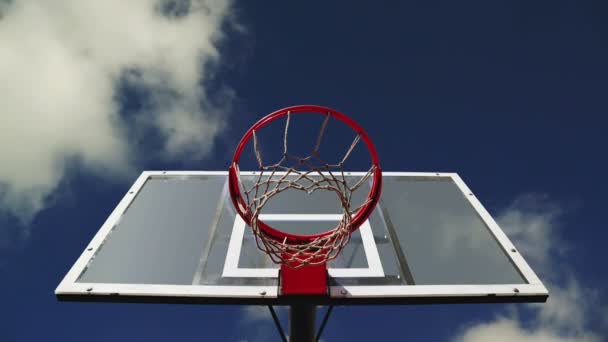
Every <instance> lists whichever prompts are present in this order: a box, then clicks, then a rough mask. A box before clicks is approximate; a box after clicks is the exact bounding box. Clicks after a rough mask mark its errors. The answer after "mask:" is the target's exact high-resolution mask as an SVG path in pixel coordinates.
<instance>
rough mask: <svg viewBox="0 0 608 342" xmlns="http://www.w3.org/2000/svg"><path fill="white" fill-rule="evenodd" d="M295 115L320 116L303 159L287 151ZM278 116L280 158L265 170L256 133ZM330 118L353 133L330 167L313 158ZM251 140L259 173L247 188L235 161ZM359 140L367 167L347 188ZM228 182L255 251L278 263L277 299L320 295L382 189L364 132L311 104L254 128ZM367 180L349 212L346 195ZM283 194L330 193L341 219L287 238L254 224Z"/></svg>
mask: <svg viewBox="0 0 608 342" xmlns="http://www.w3.org/2000/svg"><path fill="white" fill-rule="evenodd" d="M298 114H318V115H323V116H325V119H324V120H323V123H322V125H321V128H320V130H319V134H318V137H317V140H316V144H315V147H314V149H313V151H312V152H311V154H310V155H308V156H305V157H301V156H297V155H293V154H290V153H289V151H288V148H287V147H288V132H289V125H290V119H291V117H292V116H293V115H298ZM283 117H285V118H286V123H285V130H284V135H283V155H282V157H281V159H280V160H279V161H278V162H277V163H275V164H271V165H265V164H264V162H263V160H262V155H261V152H260V149H259V146H258V138H257V132H259V131H260V130H261V129H262V128H263V127H265V126H267V125H268V124H269V123H271V122H273V121H275V120H277V119H280V118H283ZM331 118H334V119H337V120H338V121H340V122H342V123H344V124H346V125H347V126H349V127H350V128H352V130H353V131H354V132H355V134H356V135H355V138H354V140H353V142H352V143H351V145H350V147H349V148H348V150H347V151H346V152H345V154H344V157H343V158H342V159H341V160H340V161H338V162H337V163H333V164H331V163H328V162H325V161H324V160H323V159H322V158H321V155H320V153H319V149H320V145H321V140H322V138H323V135H324V133H325V129H326V127H327V123H328V122H329V120H330V119H331ZM251 140H253V147H254V152H255V158H256V160H257V163H258V167H259V174H257V175H256V176H257V177H256V180H255V181H254V184H253V185H252V186H250V187H249V188H247V187H246V186H245V185H244V183H243V182H242V180H241V174H240V170H239V160H240V158H241V154H242V153H243V150H244V148H245V146H246V145H247V143H248V142H249V141H251ZM360 141H363V143H364V144H365V146H366V147H367V150H368V152H369V156H370V159H371V164H372V165H371V167H370V169H369V170H368V171H367V172H366V173H365V174H364V175H363V176H361V177H360V179H359V180H358V181H356V182H355V183H354V184H352V185H350V184H349V183H348V182H347V181H346V178H347V177H346V176H347V175H346V174H347V173H346V172H345V171H344V163H345V161H346V160H347V159H348V157H349V156H350V155H351V153H352V152H353V150H354V148H355V147H356V146H357V144H358V143H359V142H360ZM288 161H296V163H294V164H296V165H295V166H287V165H286V163H287V162H288ZM351 178H352V177H351ZM228 180H229V190H230V196H231V199H232V202H233V204H234V207H235V209H236V211H237V212H238V214H239V215H240V216H241V217H242V218H243V220H244V221H245V222H246V223H247V224H248V225H249V226H250V227H251V229H252V230H253V233H254V235H255V238H256V243H257V246H258V248H259V249H261V250H262V251H264V252H265V253H267V254H268V255H269V257H270V258H271V260H272V261H273V262H275V263H277V264H281V281H282V289H283V291H282V292H283V294H288V293H292V294H322V293H323V291H326V277H327V267H326V264H327V262H328V261H330V260H333V259H335V258H336V257H337V256H338V254H339V253H340V251H341V250H342V249H343V248H344V246H346V244H347V243H348V242H349V240H350V236H351V234H352V233H353V232H354V231H355V230H357V229H358V228H359V227H360V226H361V225H362V224H363V223H364V222H365V221H366V220H367V219H368V217H369V216H370V214H371V213H372V211H373V210H374V208H375V206H376V204H377V203H378V200H379V198H380V191H381V188H382V172H381V170H380V164H379V161H378V155H377V153H376V149H375V148H374V145H373V143H372V141H371V139H370V138H369V136H368V135H367V133H366V132H365V131H364V130H363V129H362V128H361V127H360V126H359V125H358V124H357V123H356V122H355V121H353V120H352V119H351V118H349V117H347V116H346V115H344V114H342V113H340V112H338V111H336V110H333V109H330V108H327V107H322V106H314V105H304V106H293V107H288V108H284V109H281V110H278V111H276V112H274V113H272V114H269V115H267V116H266V117H264V118H262V119H261V120H260V121H258V122H257V123H255V124H254V125H253V126H252V127H251V128H250V129H249V130H248V131H247V132H246V133H245V135H244V136H243V138H242V139H241V141H240V142H239V145H238V146H237V148H236V151H235V153H234V157H233V161H232V165H231V166H230V168H229V173H228ZM367 181H371V185H370V190H369V193H368V194H367V198H366V200H365V201H364V202H363V203H362V204H360V205H358V206H357V207H354V208H353V207H352V206H351V204H352V203H351V199H352V193H353V192H355V191H357V190H359V189H360V188H361V187H362V185H363V184H365V183H366V182H367ZM351 183H353V182H351ZM286 190H298V191H303V192H306V193H307V194H311V193H313V192H315V191H331V192H334V193H335V194H336V195H337V198H338V199H339V201H340V205H341V207H342V217H341V220H340V221H339V222H338V224H337V225H336V227H335V228H334V229H331V230H329V231H326V232H323V233H319V234H312V235H299V234H292V233H287V232H283V231H281V230H279V229H277V228H274V227H272V226H270V225H268V224H267V223H265V222H264V221H262V220H261V219H260V214H261V212H262V210H263V209H264V207H265V205H266V204H267V203H268V201H269V200H270V199H271V198H272V197H273V196H275V195H277V194H279V193H281V192H283V191H286ZM288 274H290V275H293V277H294V278H297V279H298V280H299V281H304V282H306V283H307V284H309V285H311V286H304V287H302V286H299V285H298V284H295V283H294V282H292V281H289V279H290V278H291V277H292V276H287V275H288ZM310 278H314V279H310ZM320 278H323V279H320ZM315 279H316V280H315ZM300 285H301V284H300ZM317 285H318V286H317ZM313 288H314V289H313ZM289 289H293V291H290V290H289Z"/></svg>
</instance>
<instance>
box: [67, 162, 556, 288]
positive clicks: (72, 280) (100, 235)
mask: <svg viewBox="0 0 608 342" xmlns="http://www.w3.org/2000/svg"><path fill="white" fill-rule="evenodd" d="M365 173H366V172H346V173H345V174H346V175H353V176H362V175H364V174H365ZM241 174H244V175H256V174H258V172H241ZM382 174H383V177H395V176H397V177H429V178H450V179H451V180H452V181H453V182H454V183H455V184H456V185H457V186H458V188H459V189H460V190H461V191H462V193H463V195H464V196H465V197H466V198H467V199H468V201H469V203H470V204H471V205H472V206H473V208H474V209H475V210H476V211H477V213H478V214H479V216H480V218H481V219H482V220H483V222H484V223H485V224H486V226H487V227H488V229H489V230H490V232H491V233H492V235H493V236H494V238H495V239H496V241H497V242H498V244H499V245H500V247H501V248H502V249H503V251H504V252H505V254H506V255H507V256H508V257H509V258H510V260H511V262H512V263H513V264H514V265H515V267H516V268H517V269H518V271H519V272H520V273H521V274H522V276H523V278H524V279H525V280H526V282H527V283H526V284H500V285H390V286H356V285H344V286H330V296H331V297H332V298H337V299H339V298H369V299H373V298H407V297H410V298H429V299H430V300H432V298H434V297H454V298H458V297H462V298H466V297H480V296H497V297H517V296H532V297H534V296H538V297H546V296H548V291H547V289H546V288H545V286H544V285H543V284H542V282H541V281H540V279H539V278H538V277H537V276H536V274H535V273H534V271H533V270H532V268H530V266H529V265H528V263H527V262H526V261H525V260H524V258H523V257H522V256H521V255H520V254H519V252H518V251H517V249H516V248H515V246H514V245H513V244H512V243H511V241H510V240H509V238H508V237H507V236H506V235H505V234H504V232H503V231H502V230H501V229H500V227H499V226H498V224H497V223H496V221H494V219H493V218H492V217H491V215H490V214H489V213H488V212H487V210H486V209H485V208H484V207H483V205H482V204H481V203H480V202H479V200H478V199H477V198H476V197H475V195H474V194H473V193H472V192H471V190H470V189H469V188H468V187H467V186H466V184H465V183H464V181H463V180H462V179H461V178H460V177H459V176H458V174H456V173H435V172H383V173H382ZM213 175H221V176H227V175H228V172H227V171H144V172H142V174H141V175H140V176H139V178H138V179H137V180H136V181H135V183H134V184H133V186H132V187H131V188H130V189H129V191H128V192H127V194H125V196H124V197H123V198H122V200H121V201H120V203H119V204H118V205H117V206H116V208H115V209H114V211H113V212H112V213H111V214H110V216H109V217H108V219H107V220H106V221H105V222H104V224H103V225H102V226H101V228H100V229H99V231H98V232H97V234H95V236H94V237H93V239H92V240H91V242H90V243H89V244H88V246H87V247H86V248H85V250H84V251H83V252H82V254H81V255H80V257H79V258H78V259H77V260H76V262H75V263H74V265H73V266H72V267H71V269H70V270H69V271H68V273H67V274H66V276H65V277H64V278H63V280H62V281H61V283H60V284H59V285H58V286H57V288H56V289H55V294H56V295H57V296H70V295H74V296H82V295H98V296H104V295H124V296H141V297H146V296H151V297H179V298H190V297H191V298H233V299H234V298H243V299H246V298H258V299H259V298H277V297H278V286H224V285H221V286H215V285H213V286H207V285H133V284H103V283H78V282H77V279H78V277H79V276H80V274H82V272H83V271H84V270H85V269H86V267H87V265H88V263H89V262H90V260H91V259H92V258H93V257H94V256H95V253H96V251H97V250H98V249H99V248H100V247H101V246H102V244H103V242H104V241H105V239H106V238H107V236H108V235H109V233H110V232H111V231H112V229H113V228H114V227H115V226H116V225H117V224H118V222H119V221H120V218H121V216H122V214H123V213H124V212H125V211H126V210H127V208H128V207H129V205H130V204H131V202H132V201H133V199H134V198H135V197H136V196H137V194H138V193H139V191H140V190H141V188H142V187H143V185H144V183H145V182H146V181H147V180H148V178H150V177H163V176H173V177H174V176H213Z"/></svg>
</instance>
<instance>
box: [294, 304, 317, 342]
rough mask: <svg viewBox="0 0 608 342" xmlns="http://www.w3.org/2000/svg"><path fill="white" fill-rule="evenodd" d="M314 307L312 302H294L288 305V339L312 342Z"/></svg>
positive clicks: (313, 334) (313, 336)
mask: <svg viewBox="0 0 608 342" xmlns="http://www.w3.org/2000/svg"><path fill="white" fill-rule="evenodd" d="M315 313H316V307H315V306H314V305H312V304H294V305H291V306H290V307H289V341H290V342H314V340H315V333H316V331H315V330H316V329H315Z"/></svg>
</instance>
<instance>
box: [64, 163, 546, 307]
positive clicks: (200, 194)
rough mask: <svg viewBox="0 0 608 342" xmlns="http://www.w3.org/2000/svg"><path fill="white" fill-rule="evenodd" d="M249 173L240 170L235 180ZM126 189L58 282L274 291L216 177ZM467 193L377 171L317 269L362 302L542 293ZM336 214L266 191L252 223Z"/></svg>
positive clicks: (271, 270) (145, 181) (314, 223)
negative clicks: (351, 224) (368, 205)
mask: <svg viewBox="0 0 608 342" xmlns="http://www.w3.org/2000/svg"><path fill="white" fill-rule="evenodd" d="M362 174H363V173H359V174H354V175H353V176H347V181H348V182H356V181H357V180H358V179H359V178H360V176H361V175H362ZM256 177H257V176H256V175H254V174H252V173H249V175H248V176H244V177H243V179H244V183H245V186H250V185H251V184H252V182H253V180H255V179H256ZM132 190H133V191H132V192H133V194H131V195H130V196H133V197H132V198H128V197H127V198H125V199H124V200H123V202H121V204H120V205H119V207H118V208H117V211H116V212H115V213H113V214H112V215H113V216H111V218H110V219H109V220H108V222H106V224H105V225H104V227H102V229H101V230H100V233H98V235H97V236H96V237H95V239H94V240H93V242H92V243H91V246H92V247H90V248H89V249H90V250H92V251H90V252H89V254H87V253H86V252H85V253H83V255H82V256H81V258H80V259H79V260H78V262H77V264H76V265H75V266H74V267H73V268H72V270H71V271H70V273H69V274H68V275H67V276H66V279H64V282H63V283H62V285H63V284H64V283H65V284H66V285H65V286H64V287H68V288H69V286H70V285H71V284H74V286H76V287H77V285H78V284H82V286H85V285H86V286H94V285H95V284H103V285H104V286H106V285H107V286H110V285H108V284H117V285H116V286H115V287H117V288H118V289H119V290H120V291H118V290H117V292H124V291H127V290H128V289H131V288H128V289H123V288H121V286H123V285H125V284H127V285H132V287H133V286H134V287H133V288H137V290H138V291H140V292H142V293H146V291H147V290H146V289H147V287H146V286H148V285H149V286H150V288H154V289H155V287H154V286H177V289H179V290H180V291H190V290H184V288H194V289H196V291H202V292H201V294H200V295H201V297H205V291H208V289H209V288H210V287H214V291H215V289H223V288H225V289H226V291H231V290H230V289H234V288H233V287H234V286H237V287H239V289H243V288H244V289H245V290H246V288H247V287H251V288H252V289H253V288H256V289H258V287H260V286H266V287H265V288H264V289H271V291H270V292H272V293H270V294H266V295H267V296H269V297H273V296H274V297H276V296H277V293H276V291H278V290H277V288H278V287H279V280H278V265H275V264H274V263H272V261H271V260H270V259H269V257H267V256H266V254H265V253H264V252H262V251H260V250H259V249H258V248H257V244H256V241H255V238H254V236H253V234H252V232H251V229H250V228H249V227H247V226H246V225H245V223H244V222H243V221H242V219H241V218H240V217H238V216H237V215H236V213H235V210H234V208H233V206H232V202H231V200H230V198H229V194H228V190H227V174H226V173H223V172H210V173H204V172H197V173H191V174H189V173H187V172H176V173H167V174H160V173H156V174H155V173H149V174H145V175H142V177H140V180H138V183H136V186H134V189H132ZM368 191H369V184H367V183H366V184H364V186H363V187H362V188H361V189H360V190H358V192H356V193H355V195H354V197H353V202H354V203H355V205H357V203H361V202H362V201H364V200H365V198H366V195H367V192H368ZM470 197H472V194H470V193H469V190H468V188H466V185H464V183H462V181H461V180H460V179H459V178H458V176H457V175H455V174H443V175H441V176H438V175H436V174H407V173H400V174H398V173H385V174H384V176H383V190H382V196H381V199H380V202H379V204H378V206H377V208H376V209H375V211H374V212H373V213H372V215H371V216H370V217H369V219H368V220H367V221H366V222H365V223H364V224H363V225H362V226H361V227H360V228H359V229H358V230H357V231H356V232H354V234H353V235H352V238H351V241H350V242H349V244H348V245H347V247H346V248H345V249H344V250H343V251H342V253H341V254H340V255H339V256H338V258H336V259H335V260H332V261H331V262H330V263H329V265H328V273H329V276H330V282H329V283H330V286H332V289H333V288H334V287H335V288H336V289H338V288H341V289H343V290H341V291H340V292H339V293H342V294H344V293H348V296H353V297H356V296H362V297H365V296H368V295H371V296H377V295H378V293H380V295H381V294H382V291H387V293H389V292H390V293H392V292H391V291H393V292H395V291H396V292H395V293H397V294H395V295H393V296H400V293H402V292H399V291H405V292H404V293H405V295H407V291H410V290H409V289H413V291H422V290H416V289H424V291H430V292H429V294H430V295H432V292H433V291H439V292H438V293H448V294H450V293H449V292H445V291H446V289H448V287H449V286H454V285H456V287H454V288H455V289H456V290H454V295H457V294H458V293H457V292H458V289H465V288H464V287H458V286H457V285H465V286H481V287H474V288H475V289H482V290H483V289H485V288H484V287H483V286H489V287H488V289H490V288H491V289H492V290H493V291H495V292H496V290H500V288H499V287H492V286H493V285H497V286H502V285H508V287H505V289H508V291H511V289H512V286H513V285H518V286H521V288H522V290H525V286H526V285H527V284H531V283H534V284H537V283H538V285H539V286H540V288H539V289H540V290H539V291H536V290H535V291H536V292H534V293H535V294H536V293H537V292H538V294H539V295H544V296H545V298H546V290H544V292H543V291H542V290H543V289H544V287H542V284H540V281H538V279H537V278H536V276H535V275H534V273H533V272H532V271H531V270H530V269H529V267H528V266H527V264H526V263H525V261H523V259H521V256H519V255H515V256H514V255H512V252H510V251H511V250H512V245H510V242H509V241H508V239H507V238H506V236H504V234H503V233H502V231H500V229H499V228H498V226H496V224H495V222H494V221H493V220H492V219H491V217H489V215H487V212H485V209H483V207H481V206H480V204H478V202H476V200H475V199H474V198H473V199H472V198H470ZM340 215H341V208H340V206H339V202H338V199H337V197H336V195H335V194H333V193H331V192H323V191H317V192H314V193H313V194H311V195H306V194H305V193H302V192H300V191H295V190H294V191H285V192H282V193H280V194H279V195H277V196H275V197H274V198H273V199H272V200H271V201H270V202H269V203H268V205H267V206H266V207H265V208H264V211H263V214H262V217H261V218H262V219H263V220H264V221H265V222H266V223H268V224H270V225H271V226H273V227H275V228H277V229H280V230H283V231H286V232H290V233H297V234H312V233H319V232H322V231H326V230H329V229H331V228H333V227H335V225H336V223H337V222H338V221H339V219H340ZM513 250H514V249H513ZM62 285H60V287H59V288H58V293H60V292H61V291H60V290H61V287H62ZM231 286H233V287H232V288H231ZM425 286H426V287H425ZM110 287H111V286H110ZM78 288H80V287H78ZM90 288H91V287H88V289H90ZM168 288H169V289H171V287H168ZM163 289H164V288H163ZM344 289H348V291H346V290H344ZM357 289H365V291H364V290H361V291H358V290H357ZM245 290H243V291H244V292H243V293H246V291H245ZM192 291H194V292H196V291H195V290H192ZM217 291H220V290H217ZM232 291H233V290H232ZM273 291H274V292H273ZM345 291H346V292H345ZM366 291H367V292H366ZM442 291H443V292H442ZM505 291H506V290H505ZM64 292H65V291H64ZM67 292H69V291H67ZM75 292H78V291H76V290H75ZM90 292H93V291H89V293H90ZM212 292H213V291H212ZM261 292H264V293H266V292H267V291H261ZM482 292H483V291H482ZM70 293H71V292H70ZM332 293H334V292H332ZM358 293H361V294H360V295H359V294H358ZM368 293H369V294H368ZM423 294H424V293H423ZM161 295H162V293H161ZM173 295H174V296H175V294H173ZM224 295H228V296H230V295H231V294H230V292H228V293H227V294H224ZM232 296H233V297H238V296H239V294H238V293H233V295H232Z"/></svg>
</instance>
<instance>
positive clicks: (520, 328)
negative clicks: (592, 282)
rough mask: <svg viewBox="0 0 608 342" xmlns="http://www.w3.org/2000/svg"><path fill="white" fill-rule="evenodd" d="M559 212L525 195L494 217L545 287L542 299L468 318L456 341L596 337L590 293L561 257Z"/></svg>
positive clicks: (582, 341)
mask: <svg viewBox="0 0 608 342" xmlns="http://www.w3.org/2000/svg"><path fill="white" fill-rule="evenodd" d="M561 215H562V213H561V211H560V209H559V207H558V206H556V205H555V204H553V203H551V202H550V201H549V200H548V199H547V198H546V197H544V196H538V195H525V196H522V197H520V198H518V199H517V200H515V201H514V202H513V204H512V205H511V206H510V207H508V208H507V209H506V210H504V211H503V212H502V214H500V215H499V216H498V217H497V221H498V223H499V224H500V226H501V227H502V228H503V229H504V231H505V232H506V233H507V235H509V237H510V238H511V239H512V240H513V242H514V243H515V245H516V246H518V248H519V250H520V251H521V253H522V254H523V255H524V256H525V257H526V258H527V260H528V261H529V262H530V264H531V265H532V267H533V268H534V269H535V270H536V271H538V273H539V275H540V277H541V279H543V281H544V282H545V285H546V286H547V288H548V289H549V293H550V295H549V299H548V300H547V302H546V303H534V304H527V305H524V306H516V307H512V308H511V309H512V310H511V311H509V312H508V313H505V314H502V315H499V316H498V317H496V318H495V319H494V320H492V321H488V322H482V323H477V324H473V325H471V326H468V327H466V328H465V329H464V331H463V332H462V333H461V334H460V335H459V336H457V337H456V338H455V341H457V342H478V341H497V342H502V341H522V342H550V341H551V342H566V341H568V342H596V341H597V342H599V341H600V340H601V339H600V336H599V334H598V333H597V332H595V331H594V330H593V329H591V328H590V327H589V326H590V317H591V315H593V314H595V313H597V312H596V311H598V310H597V308H595V307H594V306H593V303H592V301H591V297H592V294H591V293H590V291H587V290H586V289H584V288H583V287H582V286H581V284H580V283H579V281H578V280H577V279H576V277H575V275H574V273H573V272H572V271H570V270H569V269H568V267H567V265H565V264H564V263H563V262H561V261H562V260H563V258H562V257H563V254H564V253H565V250H566V248H564V247H565V242H564V241H562V240H561V239H560V234H559V229H560V226H559V224H558V219H559V218H560V217H561Z"/></svg>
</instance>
